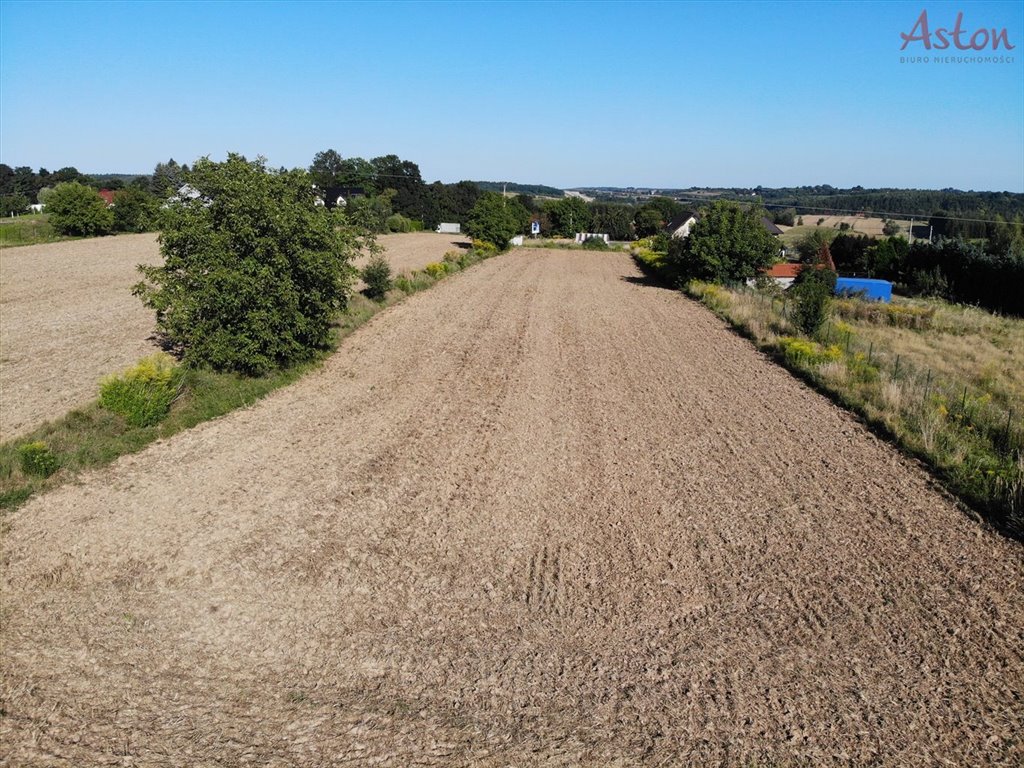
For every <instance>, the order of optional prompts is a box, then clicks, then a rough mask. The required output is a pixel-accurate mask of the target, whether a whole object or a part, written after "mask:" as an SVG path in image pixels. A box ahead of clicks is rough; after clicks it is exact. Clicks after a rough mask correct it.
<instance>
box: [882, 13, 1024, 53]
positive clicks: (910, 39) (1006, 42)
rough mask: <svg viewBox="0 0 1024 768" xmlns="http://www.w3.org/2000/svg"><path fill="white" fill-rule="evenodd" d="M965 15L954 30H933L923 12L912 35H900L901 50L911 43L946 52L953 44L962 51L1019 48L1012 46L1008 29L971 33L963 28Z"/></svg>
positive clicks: (983, 29)
mask: <svg viewBox="0 0 1024 768" xmlns="http://www.w3.org/2000/svg"><path fill="white" fill-rule="evenodd" d="M963 22H964V14H963V11H961V12H959V13H958V14H957V15H956V24H954V25H953V28H952V29H948V28H946V27H938V28H937V29H935V30H932V29H931V28H930V27H929V26H928V11H927V10H924V11H921V15H920V16H918V17H917V22H916V23H915V24H914V28H913V29H911V30H910V34H905V33H903V32H901V33H900V37H901V38H903V45H901V46H900V50H901V51H903V50H906V48H907V46H908V45H909V44H910V43H916V42H920V43H924V47H925V49H926V50H929V51H930V50H932V49H933V48H934V49H935V50H939V51H942V50H945V49H947V48H949V46H950V43H951V42H952V44H953V46H954V47H956V48H958V49H959V50H961V51H983V50H985V48H986V47H987V46H989V45H991V46H992V50H993V51H996V50H999V46H1000V44H1002V45H1003V47H1004V48H1006V50H1008V51H1012V50H1013V49H1014V48H1016V47H1017V46H1015V45H1011V44H1010V39H1009V36H1008V35H1007V32H1006V27H1003V28H1002V29H999V30H997V29H996V28H995V27H990V28H986V27H981V28H979V29H976V30H974V31H973V32H970V31H968V30H966V29H964V27H963Z"/></svg>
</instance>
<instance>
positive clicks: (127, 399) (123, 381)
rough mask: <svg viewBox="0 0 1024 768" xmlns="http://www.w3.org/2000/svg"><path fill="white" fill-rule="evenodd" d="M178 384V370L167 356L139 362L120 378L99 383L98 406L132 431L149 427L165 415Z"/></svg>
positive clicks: (177, 391)
mask: <svg viewBox="0 0 1024 768" xmlns="http://www.w3.org/2000/svg"><path fill="white" fill-rule="evenodd" d="M181 383H182V371H181V367H180V366H178V365H176V364H175V362H174V358H172V357H171V356H170V355H168V354H164V353H157V354H155V355H150V356H149V357H146V358H143V359H142V360H140V361H139V362H138V364H137V365H135V366H133V367H131V368H129V369H128V370H126V371H124V373H122V374H121V375H120V376H108V377H107V378H106V379H104V380H103V381H102V382H101V383H100V405H102V406H103V407H104V408H106V409H107V410H108V411H112V412H114V413H119V414H121V415H122V416H124V418H125V420H126V421H127V422H128V423H129V424H131V425H132V426H133V427H150V426H152V425H154V424H156V423H157V422H159V421H160V420H161V419H163V418H164V416H166V415H167V412H168V411H170V409H171V403H173V402H174V399H175V398H176V397H177V396H178V393H179V391H180V389H181Z"/></svg>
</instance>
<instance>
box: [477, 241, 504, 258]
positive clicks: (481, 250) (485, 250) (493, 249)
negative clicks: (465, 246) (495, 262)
mask: <svg viewBox="0 0 1024 768" xmlns="http://www.w3.org/2000/svg"><path fill="white" fill-rule="evenodd" d="M473 250H474V251H476V252H477V253H478V254H480V258H482V259H486V258H490V257H491V256H494V255H495V254H496V253H498V251H499V249H498V247H497V246H496V245H494V244H493V243H488V242H486V241H484V240H474V241H473Z"/></svg>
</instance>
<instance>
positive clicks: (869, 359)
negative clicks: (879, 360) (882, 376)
mask: <svg viewBox="0 0 1024 768" xmlns="http://www.w3.org/2000/svg"><path fill="white" fill-rule="evenodd" d="M874 351H875V342H873V341H872V342H871V344H869V345H868V363H869V364H870V363H871V356H872V354H873V353H874Z"/></svg>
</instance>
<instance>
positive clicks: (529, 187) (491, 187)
mask: <svg viewBox="0 0 1024 768" xmlns="http://www.w3.org/2000/svg"><path fill="white" fill-rule="evenodd" d="M473 184H476V185H477V186H478V187H480V189H482V190H484V191H485V192H501V190H502V188H504V189H505V191H506V192H515V193H516V194H517V195H540V196H542V197H562V196H563V195H564V194H565V193H564V192H562V190H560V189H557V188H555V187H548V186H545V185H544V184H516V183H514V182H511V181H474V182H473Z"/></svg>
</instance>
